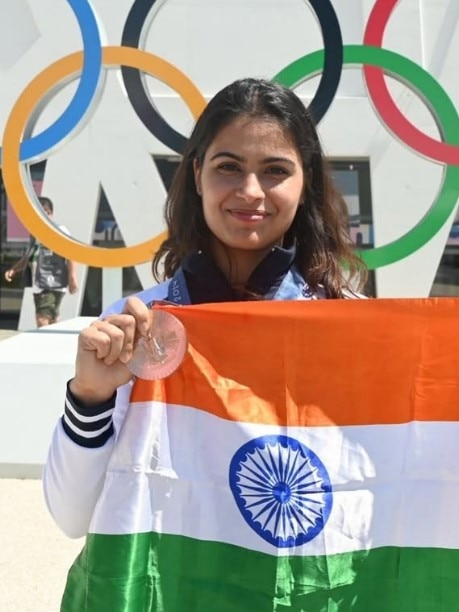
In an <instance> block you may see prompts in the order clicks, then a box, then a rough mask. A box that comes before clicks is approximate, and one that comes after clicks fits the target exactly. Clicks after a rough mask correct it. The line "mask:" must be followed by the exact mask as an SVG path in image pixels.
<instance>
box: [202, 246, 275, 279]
mask: <svg viewBox="0 0 459 612" xmlns="http://www.w3.org/2000/svg"><path fill="white" fill-rule="evenodd" d="M270 251H271V247H269V248H266V249H262V250H260V251H258V250H242V249H241V250H237V249H228V248H227V247H225V246H224V245H223V244H221V243H220V242H218V243H217V242H216V243H215V244H214V245H213V249H212V255H213V257H214V259H215V263H216V264H217V266H218V267H219V268H220V270H221V271H222V272H223V274H224V275H225V277H226V279H227V281H228V283H229V284H230V285H231V286H232V287H234V288H237V289H241V288H244V287H245V286H246V285H247V282H248V280H249V278H250V276H251V275H252V272H253V271H254V270H255V268H256V267H257V266H258V264H259V263H260V262H261V261H262V260H263V259H264V258H265V257H266V255H267V254H268V253H269V252H270Z"/></svg>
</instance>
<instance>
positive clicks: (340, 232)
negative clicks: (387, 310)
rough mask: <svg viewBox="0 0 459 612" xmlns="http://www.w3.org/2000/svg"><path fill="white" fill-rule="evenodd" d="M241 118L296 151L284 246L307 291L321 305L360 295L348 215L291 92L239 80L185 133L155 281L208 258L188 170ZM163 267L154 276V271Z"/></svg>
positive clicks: (360, 267)
mask: <svg viewBox="0 0 459 612" xmlns="http://www.w3.org/2000/svg"><path fill="white" fill-rule="evenodd" d="M241 116H246V117H253V118H262V119H269V120H271V121H272V120H274V121H276V122H277V123H278V124H279V125H280V126H281V127H282V129H283V130H284V132H285V133H286V134H287V135H288V136H289V137H290V139H291V141H292V143H293V144H294V145H295V146H296V148H297V150H298V151H299V154H300V157H301V159H302V162H303V171H304V176H305V185H306V187H305V194H304V202H303V205H302V206H298V210H297V212H296V215H295V218H294V220H293V222H292V225H291V226H290V228H289V230H288V231H287V233H286V235H285V237H284V241H283V246H284V247H289V246H292V245H293V244H295V245H296V265H297V267H298V269H299V271H300V272H301V273H302V275H303V277H304V278H305V279H306V280H307V282H308V284H309V286H310V287H311V289H313V290H316V289H317V288H318V286H319V285H322V286H323V287H324V289H325V293H326V295H327V297H330V298H342V297H344V295H343V290H346V289H348V290H351V291H353V290H356V289H360V288H361V286H362V285H363V284H364V283H365V280H366V274H367V273H366V268H365V265H364V263H363V262H362V260H361V259H359V258H358V257H357V256H356V254H355V253H354V248H353V245H352V241H351V239H350V237H349V233H348V229H347V208H346V205H345V203H344V200H343V198H342V196H341V195H340V194H339V193H338V192H337V190H336V189H335V187H334V185H333V181H332V179H331V174H330V168H329V165H328V163H327V161H326V159H325V157H324V155H323V152H322V147H321V145H320V141H319V137H318V135H317V131H316V128H315V125H314V122H313V120H312V117H311V114H310V113H309V111H308V109H307V108H306V107H305V106H304V104H303V103H302V101H301V100H300V99H299V98H298V96H297V95H296V94H294V93H293V92H292V91H291V90H290V89H288V88H286V87H283V86H281V85H278V84H276V83H273V82H271V81H266V80H263V79H253V78H247V79H241V80H238V81H235V82H234V83H232V84H231V85H228V86H227V87H225V88H224V89H222V90H221V91H220V92H219V93H217V94H216V95H215V97H214V98H212V100H211V101H210V102H209V104H208V105H207V106H206V108H205V109H204V111H203V113H202V115H201V116H200V117H199V119H198V121H197V122H196V125H195V127H194V129H193V131H192V133H191V136H190V138H189V140H188V143H187V145H186V147H185V150H184V152H183V158H182V160H181V163H180V165H179V167H178V169H177V171H176V174H175V176H174V179H173V182H172V185H171V188H170V190H169V193H168V196H167V199H166V204H165V209H164V218H165V222H166V225H167V229H168V237H167V239H166V240H165V241H164V242H163V243H162V245H161V246H160V248H159V250H158V252H157V253H156V254H155V256H154V258H153V264H152V265H153V275H154V277H155V279H156V280H161V278H162V277H165V278H170V277H171V276H173V275H174V273H175V272H176V270H177V269H178V268H179V266H180V264H181V262H182V260H183V258H184V257H185V256H186V255H189V254H191V253H194V252H196V251H199V250H203V251H209V250H210V249H209V247H210V243H211V232H210V230H209V228H208V227H207V224H206V222H205V219H204V214H203V210H202V203H201V198H200V196H199V195H198V193H197V191H196V185H195V176H194V170H193V163H194V160H196V162H197V164H198V166H201V165H202V163H203V160H204V155H205V153H206V151H207V149H208V147H209V146H210V144H211V143H212V141H213V140H214V138H215V137H216V135H217V134H218V133H219V131H220V130H221V129H223V128H224V127H226V126H227V125H228V124H229V123H231V122H232V121H234V120H236V119H238V118H240V117H241ZM162 263H163V265H164V271H163V273H160V270H161V264H162Z"/></svg>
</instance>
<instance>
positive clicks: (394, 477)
mask: <svg viewBox="0 0 459 612" xmlns="http://www.w3.org/2000/svg"><path fill="white" fill-rule="evenodd" d="M273 434H276V435H288V436H290V437H292V438H295V439H297V440H299V441H300V442H301V443H302V444H304V445H305V446H306V447H308V448H309V449H311V450H312V451H313V452H314V453H316V455H318V457H319V458H320V459H321V461H322V462H323V464H324V465H325V466H326V469H327V471H328V474H329V476H330V480H331V482H332V486H333V506H332V509H331V513H330V516H329V519H328V522H327V523H326V525H325V528H324V530H323V531H322V532H321V533H320V534H318V535H317V537H315V538H314V539H312V540H311V541H310V542H307V543H306V544H303V545H301V546H298V547H296V548H287V549H285V548H284V549H277V548H276V547H274V546H273V545H272V544H270V543H269V542H267V541H265V540H264V539H263V538H262V537H261V536H260V535H258V534H257V533H256V532H255V531H254V530H253V529H252V528H251V527H250V526H249V525H248V524H247V522H246V521H245V519H244V518H243V516H242V514H241V513H240V511H239V508H238V506H237V505H236V502H235V499H234V497H233V494H232V492H231V489H230V487H229V478H228V474H229V466H230V463H231V459H232V458H233V456H234V454H235V452H236V451H237V450H238V449H239V448H240V447H241V446H242V445H244V444H245V443H247V442H248V441H249V440H251V439H253V438H257V437H259V436H264V435H273ZM458 440H459V423H456V422H455V423H437V422H412V423H409V424H403V425H379V426H353V427H340V428H339V427H311V428H301V427H290V428H287V427H274V426H266V425H253V424H247V423H235V422H231V421H226V420H223V419H219V418H217V417H215V416H213V415H209V414H207V413H205V412H202V411H199V410H196V409H194V408H189V407H181V406H168V407H166V406H164V405H163V404H161V403H145V404H135V405H132V406H130V408H129V409H128V411H127V414H126V420H125V422H124V424H123V427H122V429H121V431H120V433H119V437H118V440H117V442H116V446H115V450H114V452H113V455H112V458H111V461H110V463H109V467H108V474H107V478H106V482H105V486H104V490H103V493H102V495H101V498H100V500H99V503H98V505H97V507H96V511H95V513H94V516H93V521H92V524H91V528H90V531H91V532H92V533H112V534H118V533H122V534H128V533H138V532H149V531H151V530H153V531H157V532H162V533H168V534H178V535H180V534H182V535H185V536H189V537H192V538H198V539H201V540H211V541H221V542H227V543H230V544H235V545H238V546H242V547H246V548H249V549H252V550H257V551H261V552H266V553H270V554H274V555H286V554H289V555H292V554H295V555H322V554H336V553H343V552H349V551H354V550H366V549H369V548H376V547H381V546H410V547H412V546H414V547H444V548H459V521H458V520H457V517H458V516H459V453H458V451H457V447H458V442H457V441H458Z"/></svg>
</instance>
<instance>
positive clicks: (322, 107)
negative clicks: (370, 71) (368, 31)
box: [309, 0, 344, 123]
mask: <svg viewBox="0 0 459 612" xmlns="http://www.w3.org/2000/svg"><path fill="white" fill-rule="evenodd" d="M309 4H310V5H311V7H312V9H313V11H314V12H315V14H316V17H317V19H318V21H319V25H320V29H321V31H322V40H323V43H324V51H325V58H324V67H323V71H322V77H321V79H320V83H319V87H318V88H317V91H316V94H315V96H314V98H313V99H312V101H311V104H310V105H309V110H310V112H311V115H312V117H313V119H314V121H315V122H316V123H320V121H321V120H322V119H323V117H324V115H325V113H326V112H327V111H328V109H329V108H330V105H331V103H332V102H333V100H334V98H335V95H336V91H337V89H338V85H339V82H340V79H341V73H342V71H343V56H344V51H343V37H342V35H341V28H340V26H339V21H338V17H337V16H336V13H335V9H334V8H333V5H332V3H331V2H330V0H309Z"/></svg>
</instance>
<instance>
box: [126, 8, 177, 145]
mask: <svg viewBox="0 0 459 612" xmlns="http://www.w3.org/2000/svg"><path fill="white" fill-rule="evenodd" d="M155 2H156V0H135V2H134V4H133V5H132V7H131V10H130V11H129V14H128V16H127V19H126V24H125V26H124V30H123V35H122V38H121V44H122V45H123V47H134V48H136V49H138V48H139V44H140V37H141V36H142V30H143V27H144V24H145V21H146V20H147V17H148V14H149V13H150V11H151V9H152V8H153V6H154V4H155ZM121 75H122V78H123V82H124V87H125V88H126V92H127V95H128V98H129V101H130V103H131V104H132V108H133V109H134V110H135V112H136V114H137V116H138V118H139V119H140V121H141V122H142V123H143V124H144V126H145V127H146V128H147V130H149V131H150V132H151V133H152V134H153V136H156V138H158V140H160V141H161V142H162V143H164V144H165V145H166V146H167V147H169V148H170V149H172V150H173V151H176V152H177V153H182V152H183V149H184V148H185V145H186V142H187V139H186V138H185V136H182V134H179V133H178V132H176V131H175V130H174V129H173V128H172V127H171V126H170V125H169V124H168V123H167V121H166V120H165V119H163V117H162V116H161V115H160V114H159V112H158V110H157V109H156V108H155V106H154V103H153V101H152V100H151V98H150V97H149V95H148V94H147V92H146V90H145V85H144V82H143V79H142V75H141V72H140V70H138V69H137V68H128V67H126V66H122V67H121Z"/></svg>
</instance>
